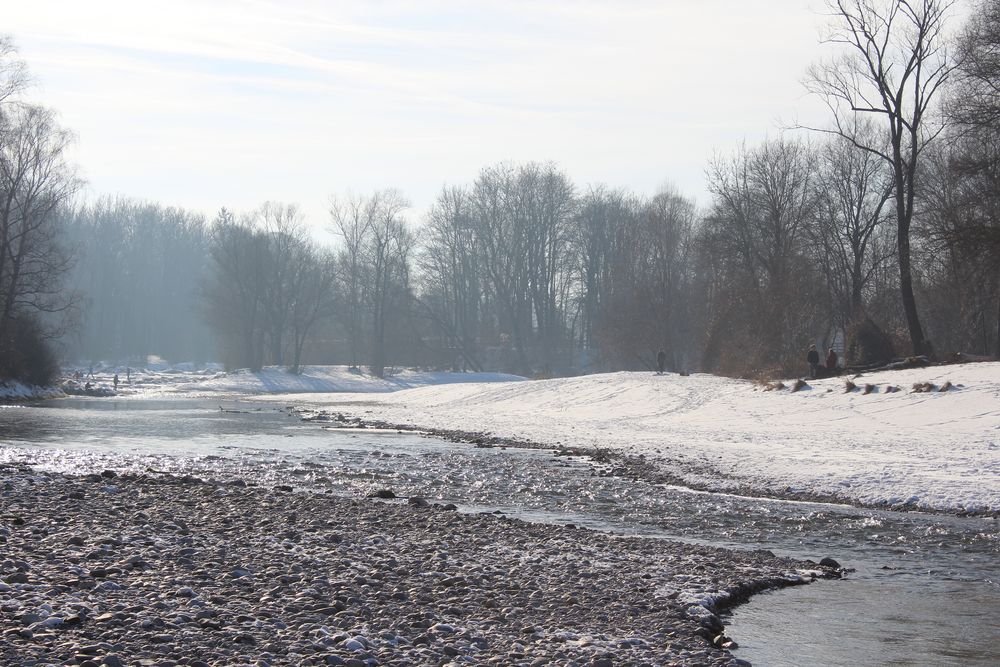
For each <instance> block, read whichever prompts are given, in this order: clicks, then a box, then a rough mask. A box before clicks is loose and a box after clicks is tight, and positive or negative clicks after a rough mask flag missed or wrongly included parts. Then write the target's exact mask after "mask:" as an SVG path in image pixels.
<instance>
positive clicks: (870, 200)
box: [810, 137, 895, 330]
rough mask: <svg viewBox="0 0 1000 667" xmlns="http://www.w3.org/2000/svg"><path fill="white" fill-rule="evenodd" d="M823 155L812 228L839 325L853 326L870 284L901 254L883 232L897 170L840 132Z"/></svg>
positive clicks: (889, 215) (888, 220)
mask: <svg viewBox="0 0 1000 667" xmlns="http://www.w3.org/2000/svg"><path fill="white" fill-rule="evenodd" d="M871 143H873V144H874V143H875V139H874V138H873V139H872V140H871ZM819 155H820V161H819V172H820V177H819V179H818V180H819V197H818V201H817V204H818V206H817V210H816V224H815V225H813V226H811V227H810V232H811V236H812V238H813V242H814V252H815V253H816V254H817V259H818V262H817V264H818V265H819V266H820V267H822V269H823V270H824V271H825V273H826V282H827V284H828V285H829V287H830V289H831V291H832V297H833V298H832V301H833V304H834V309H835V318H834V319H835V322H834V324H835V325H836V326H838V327H839V328H841V329H842V330H847V328H848V327H849V326H850V325H851V323H853V322H854V321H855V320H857V319H859V318H860V317H862V316H863V315H864V312H865V303H864V292H865V289H866V288H867V286H868V285H869V284H870V282H871V281H872V280H873V279H874V278H875V277H876V276H878V275H880V269H881V268H882V267H884V265H885V264H886V263H887V262H889V261H891V260H892V259H893V258H894V257H895V244H894V243H892V242H891V240H890V241H889V242H888V243H887V242H886V239H885V234H884V233H883V232H884V230H885V229H886V227H887V223H888V222H890V220H891V215H892V213H891V210H890V208H891V207H890V206H889V205H888V202H889V200H890V199H891V198H892V189H893V185H892V173H891V172H890V171H889V170H888V169H887V166H886V164H885V161H883V160H881V159H879V158H878V157H877V156H875V155H874V154H872V153H870V152H867V151H859V150H857V149H855V148H854V146H853V145H852V144H850V143H849V142H847V141H844V140H843V139H841V138H839V137H834V138H832V139H831V140H830V141H829V142H828V143H826V144H825V145H824V146H823V147H822V150H821V151H820V154H819Z"/></svg>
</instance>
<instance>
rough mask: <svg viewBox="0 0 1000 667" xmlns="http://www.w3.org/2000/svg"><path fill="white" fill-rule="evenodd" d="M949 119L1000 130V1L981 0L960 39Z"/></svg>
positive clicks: (971, 127) (975, 6)
mask: <svg viewBox="0 0 1000 667" xmlns="http://www.w3.org/2000/svg"><path fill="white" fill-rule="evenodd" d="M956 63H957V65H958V67H957V69H956V70H955V72H954V75H953V77H954V80H953V82H952V83H953V86H952V90H951V91H950V93H951V94H950V95H949V97H948V104H947V109H948V116H949V119H950V120H951V121H952V122H953V123H955V124H957V125H959V126H961V127H962V128H963V129H965V130H972V129H980V130H982V129H988V130H992V131H997V130H1000V2H998V1H997V0H978V1H977V2H975V4H974V6H973V11H972V14H971V16H970V18H969V21H968V22H967V23H966V25H965V29H964V30H963V31H962V32H961V34H960V36H959V39H958V54H957V58H956Z"/></svg>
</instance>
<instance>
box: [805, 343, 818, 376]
mask: <svg viewBox="0 0 1000 667" xmlns="http://www.w3.org/2000/svg"><path fill="white" fill-rule="evenodd" d="M806 361H808V362H809V378H810V379H812V380H815V379H816V375H817V374H818V373H819V351H818V350H817V349H816V345H810V346H809V352H808V353H807V354H806Z"/></svg>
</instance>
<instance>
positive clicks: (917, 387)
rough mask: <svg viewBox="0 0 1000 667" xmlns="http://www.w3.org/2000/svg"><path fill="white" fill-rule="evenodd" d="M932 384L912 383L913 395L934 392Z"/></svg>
mask: <svg viewBox="0 0 1000 667" xmlns="http://www.w3.org/2000/svg"><path fill="white" fill-rule="evenodd" d="M934 388H935V387H934V384H933V383H931V382H914V383H913V393H914V394H926V393H927V392H929V391H934Z"/></svg>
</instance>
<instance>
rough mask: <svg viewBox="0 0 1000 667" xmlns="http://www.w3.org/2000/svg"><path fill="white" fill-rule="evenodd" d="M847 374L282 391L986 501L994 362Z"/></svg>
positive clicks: (331, 404)
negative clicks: (847, 377) (766, 385)
mask: <svg viewBox="0 0 1000 667" xmlns="http://www.w3.org/2000/svg"><path fill="white" fill-rule="evenodd" d="M854 382H855V383H856V384H857V385H858V388H857V389H855V390H853V391H849V392H848V391H845V382H844V379H843V378H830V379H824V380H816V381H814V382H812V383H811V384H810V386H808V387H807V388H804V389H802V390H800V391H797V392H791V391H790V390H789V389H787V388H786V389H781V390H774V391H765V390H764V389H763V388H762V387H760V386H758V385H755V384H753V383H750V382H746V381H740V380H733V379H728V378H721V377H715V376H710V375H701V374H696V375H692V376H689V377H682V376H678V375H663V376H657V375H653V374H651V373H610V374H603V375H590V376H583V377H574V378H561V379H554V380H540V381H524V382H517V383H496V384H475V383H472V384H470V383H466V384H452V385H437V386H427V387H421V388H415V389H408V390H403V391H397V392H394V393H390V394H381V395H378V396H372V395H371V394H367V393H366V394H364V395H361V394H339V395H337V396H330V395H323V394H315V395H301V396H297V397H296V401H297V402H300V403H302V404H308V405H311V406H314V407H317V408H323V409H326V410H329V411H332V412H343V413H345V414H350V415H355V416H359V417H362V418H364V419H367V420H381V421H385V422H389V423H393V424H400V425H408V426H412V427H417V428H433V429H442V430H459V431H466V432H481V433H489V434H493V435H500V436H504V437H512V438H520V439H525V440H530V441H533V442H538V443H544V444H547V445H552V446H556V445H562V446H566V447H587V448H610V449H612V450H615V451H616V452H619V453H622V454H626V455H643V456H645V457H646V458H647V460H648V461H650V462H652V463H653V464H655V465H658V466H660V467H662V468H663V469H664V470H666V471H668V472H669V473H670V474H671V475H672V476H674V477H676V478H679V479H680V480H682V481H683V482H685V483H688V484H692V485H697V486H700V487H704V488H710V489H713V490H719V491H727V490H729V491H735V490H745V489H751V490H757V491H760V492H762V493H768V494H771V495H778V496H782V495H790V496H794V495H797V494H799V495H806V496H816V497H824V498H828V499H841V500H843V501H845V502H852V503H860V504H866V505H871V506H887V507H899V508H917V509H929V510H942V511H949V512H958V513H960V512H967V511H968V512H996V511H1000V363H996V362H989V363H976V364H964V365H951V366H935V367H930V368H924V369H909V370H902V371H882V372H879V373H872V374H869V375H865V376H862V377H857V378H855V379H854ZM946 382H951V384H952V387H951V388H950V389H948V390H947V391H943V392H942V391H931V392H926V393H924V392H919V393H918V392H914V391H913V389H912V387H913V385H914V384H915V383H932V384H933V385H935V387H937V388H940V387H941V386H943V385H944V384H945V383H946ZM865 384H871V385H872V386H873V389H872V390H871V391H870V393H867V394H865V393H864V385H865ZM888 387H897V388H899V391H896V392H890V391H887V388H888Z"/></svg>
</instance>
